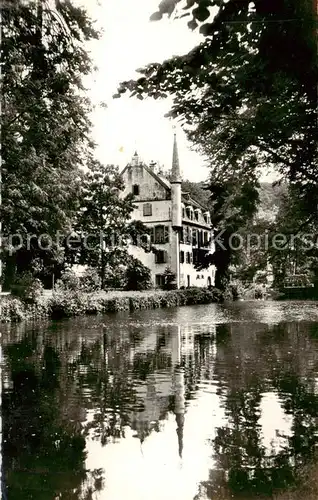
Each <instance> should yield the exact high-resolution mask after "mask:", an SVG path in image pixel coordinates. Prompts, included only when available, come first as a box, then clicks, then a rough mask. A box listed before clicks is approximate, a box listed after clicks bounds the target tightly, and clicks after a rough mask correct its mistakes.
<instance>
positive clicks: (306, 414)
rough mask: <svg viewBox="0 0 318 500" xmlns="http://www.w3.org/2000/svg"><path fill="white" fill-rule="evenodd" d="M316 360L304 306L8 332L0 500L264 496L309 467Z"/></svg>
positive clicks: (185, 311)
mask: <svg viewBox="0 0 318 500" xmlns="http://www.w3.org/2000/svg"><path fill="white" fill-rule="evenodd" d="M317 350H318V305H317V303H313V302H302V303H301V302H270V301H268V302H262V301H251V302H237V303H233V304H230V305H219V304H211V305H207V306H192V307H183V308H178V309H158V310H153V311H142V312H134V313H118V314H116V315H108V316H102V317H86V318H81V319H73V320H67V321H60V322H50V323H43V324H37V325H36V326H30V325H19V326H12V327H8V328H7V329H6V330H5V331H3V334H2V361H3V363H2V365H3V366H2V387H3V391H2V488H3V498H4V499H10V500H11V499H12V500H15V499H21V500H22V499H23V500H28V499H37V500H38V499H39V500H57V499H65V500H72V499H74V500H79V499H81V500H84V499H85V500H89V499H94V500H128V499H129V500H170V499H171V500H206V499H209V500H210V499H213V500H220V499H223V500H228V499H230V498H231V499H232V498H234V499H236V498H237V499H238V498H240V499H242V498H244V499H245V498H246V499H247V498H253V499H254V498H255V499H256V498H259V497H260V496H264V497H266V496H268V497H272V494H273V491H280V489H284V488H286V487H289V486H292V485H293V484H294V483H295V481H297V480H298V471H299V470H300V469H301V468H302V467H303V466H304V465H306V464H307V463H309V464H310V463H311V462H312V461H313V455H314V450H315V447H316V444H317V439H318V434H317V425H318V419H317V417H318V357H317ZM304 500H305V499H304Z"/></svg>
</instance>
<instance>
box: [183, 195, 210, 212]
mask: <svg viewBox="0 0 318 500" xmlns="http://www.w3.org/2000/svg"><path fill="white" fill-rule="evenodd" d="M186 195H188V196H186ZM182 201H183V202H185V203H187V204H189V205H193V206H194V207H197V208H200V209H201V210H203V212H209V209H208V208H207V207H205V206H204V205H201V203H199V202H198V201H196V200H194V199H193V198H192V197H191V196H190V194H189V193H188V192H182Z"/></svg>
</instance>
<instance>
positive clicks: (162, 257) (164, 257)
mask: <svg viewBox="0 0 318 500" xmlns="http://www.w3.org/2000/svg"><path fill="white" fill-rule="evenodd" d="M167 261H168V254H167V252H165V251H164V250H157V252H156V253H155V263H156V264H166V262H167Z"/></svg>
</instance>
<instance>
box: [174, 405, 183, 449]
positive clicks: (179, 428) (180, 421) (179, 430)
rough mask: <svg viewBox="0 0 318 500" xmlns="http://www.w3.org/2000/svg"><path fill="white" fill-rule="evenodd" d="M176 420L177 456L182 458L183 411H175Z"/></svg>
mask: <svg viewBox="0 0 318 500" xmlns="http://www.w3.org/2000/svg"><path fill="white" fill-rule="evenodd" d="M176 422H177V436H178V452H179V457H180V458H182V452H183V429H184V413H177V414H176Z"/></svg>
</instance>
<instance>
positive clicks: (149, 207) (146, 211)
mask: <svg viewBox="0 0 318 500" xmlns="http://www.w3.org/2000/svg"><path fill="white" fill-rule="evenodd" d="M143 215H144V216H145V217H146V216H150V215H152V204H151V203H145V204H144V206H143Z"/></svg>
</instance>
